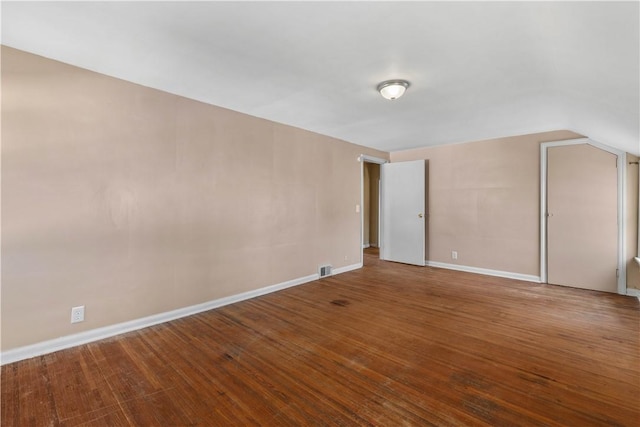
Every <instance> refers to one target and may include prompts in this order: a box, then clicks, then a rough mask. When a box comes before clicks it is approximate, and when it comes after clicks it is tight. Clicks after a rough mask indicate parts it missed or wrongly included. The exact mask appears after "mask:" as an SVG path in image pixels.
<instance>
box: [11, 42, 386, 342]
mask: <svg viewBox="0 0 640 427" xmlns="http://www.w3.org/2000/svg"><path fill="white" fill-rule="evenodd" d="M363 153H364V154H368V155H372V156H376V157H382V158H388V155H387V154H386V153H382V152H379V151H375V150H371V149H366V148H364V147H360V146H356V145H353V144H349V143H346V142H343V141H339V140H335V139H332V138H329V137H325V136H322V135H318V134H314V133H311V132H307V131H303V130H300V129H296V128H292V127H287V126H284V125H280V124H276V123H273V122H269V121H266V120H262V119H258V118H254V117H250V116H246V115H243V114H240V113H237V112H233V111H229V110H225V109H222V108H218V107H215V106H210V105H205V104H202V103H199V102H195V101H192V100H188V99H185V98H181V97H178V96H175V95H171V94H167V93H164V92H160V91H157V90H153V89H149V88H145V87H142V86H138V85H135V84H131V83H127V82H124V81H121V80H117V79H114V78H110V77H106V76H104V75H100V74H96V73H93V72H90V71H86V70H82V69H79V68H75V67H72V66H68V65H65V64H61V63H59V62H55V61H51V60H48V59H45V58H42V57H38V56H34V55H31V54H28V53H24V52H20V51H17V50H14V49H10V48H6V47H3V48H2V350H8V349H11V348H15V347H19V346H23V345H27V344H33V343H36V342H40V341H43V340H47V339H52V338H56V337H59V336H64V335H69V334H73V333H78V332H82V331H86V330H89V329H93V328H97V327H101V326H106V325H111V324H115V323H119V322H124V321H128V320H132V319H136V318H141V317H144V316H148V315H152V314H156V313H160V312H164V311H168V310H172V309H177V308H181V307H185V306H189V305H193V304H198V303H202V302H206V301H209V300H213V299H217V298H221V297H225V296H229V295H233V294H237V293H240V292H244V291H249V290H253V289H257V288H261V287H264V286H268V285H272V284H277V283H281V282H283V281H287V280H291V279H295V278H299V277H303V276H307V275H311V274H314V273H316V272H317V267H318V265H320V264H325V263H330V264H332V265H333V266H334V267H342V266H345V265H351V264H355V263H358V262H359V261H360V252H361V249H360V214H358V213H356V212H355V206H356V204H358V203H360V173H361V169H360V163H359V162H357V160H356V158H357V156H358V155H360V154H363ZM82 304H84V305H85V306H86V321H85V322H84V323H79V324H74V325H71V324H70V322H69V317H70V308H71V307H72V306H75V305H82Z"/></svg>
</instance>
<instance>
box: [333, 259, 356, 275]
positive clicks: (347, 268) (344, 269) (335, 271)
mask: <svg viewBox="0 0 640 427" xmlns="http://www.w3.org/2000/svg"><path fill="white" fill-rule="evenodd" d="M359 268H362V263H361V262H359V263H357V264H351V265H346V266H344V267H338V268H334V269H333V274H334V275H335V274H341V273H346V272H347V271H353V270H357V269H359Z"/></svg>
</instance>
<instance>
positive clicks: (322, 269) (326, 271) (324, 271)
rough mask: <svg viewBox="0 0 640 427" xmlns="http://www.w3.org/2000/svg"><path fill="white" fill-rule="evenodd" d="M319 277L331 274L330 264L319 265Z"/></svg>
mask: <svg viewBox="0 0 640 427" xmlns="http://www.w3.org/2000/svg"><path fill="white" fill-rule="evenodd" d="M319 271H320V277H327V276H331V266H330V265H321V266H320V268H319Z"/></svg>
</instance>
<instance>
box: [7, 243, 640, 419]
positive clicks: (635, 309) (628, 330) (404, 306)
mask: <svg viewBox="0 0 640 427" xmlns="http://www.w3.org/2000/svg"><path fill="white" fill-rule="evenodd" d="M365 264H366V267H365V268H363V269H361V270H358V271H353V272H349V273H344V274H341V275H339V276H335V277H329V278H325V279H322V280H320V281H317V282H313V283H309V284H306V285H302V286H298V287H295V288H290V289H287V290H284V291H281V292H277V293H274V294H270V295H266V296H263V297H259V298H255V299H252V300H248V301H245V302H241V303H238V304H234V305H231V306H227V307H223V308H220V309H217V310H212V311H209V312H206V313H202V314H199V315H195V316H191V317H188V318H184V319H180V320H176V321H173V322H169V323H166V324H162V325H158V326H154V327H151V328H147V329H144V330H140V331H137V332H132V333H128V334H125V335H121V336H118V337H115V338H112V339H108V340H104V341H101V342H96V343H92V344H87V345H83V346H80V347H76V348H73V349H69V350H65V351H60V352H57V353H54V354H49V355H45V356H42V357H37V358H34V359H30V360H26V361H22V362H17V363H13V364H10V365H6V366H4V367H2V372H1V374H2V400H1V404H2V409H1V417H2V418H1V421H2V426H38V427H39V426H57V425H61V426H130V425H131V426H227V425H229V426H246V425H263V426H289V425H291V426H303V425H312V426H361V425H362V426H430V425H434V426H476V425H477V426H543V425H545V426H546V425H548V426H640V342H639V335H640V330H639V329H640V307H639V304H638V300H637V299H636V298H630V297H622V296H618V295H611V294H605V293H598V292H593V291H586V290H578V289H571V288H564V287H557V286H549V285H541V284H534V283H526V282H519V281H515V280H510V279H503V278H495V277H488V276H480V275H474V274H468V273H461V272H454V271H448V270H443V269H435V268H429V267H413V266H408V265H402V264H395V263H385V262H380V261H378V260H377V259H376V258H375V256H372V255H369V254H368V255H367V258H366V261H365Z"/></svg>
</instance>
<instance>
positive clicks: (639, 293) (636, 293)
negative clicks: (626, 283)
mask: <svg viewBox="0 0 640 427" xmlns="http://www.w3.org/2000/svg"><path fill="white" fill-rule="evenodd" d="M627 296H630V297H637V298H638V299H640V289H629V288H627Z"/></svg>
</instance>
